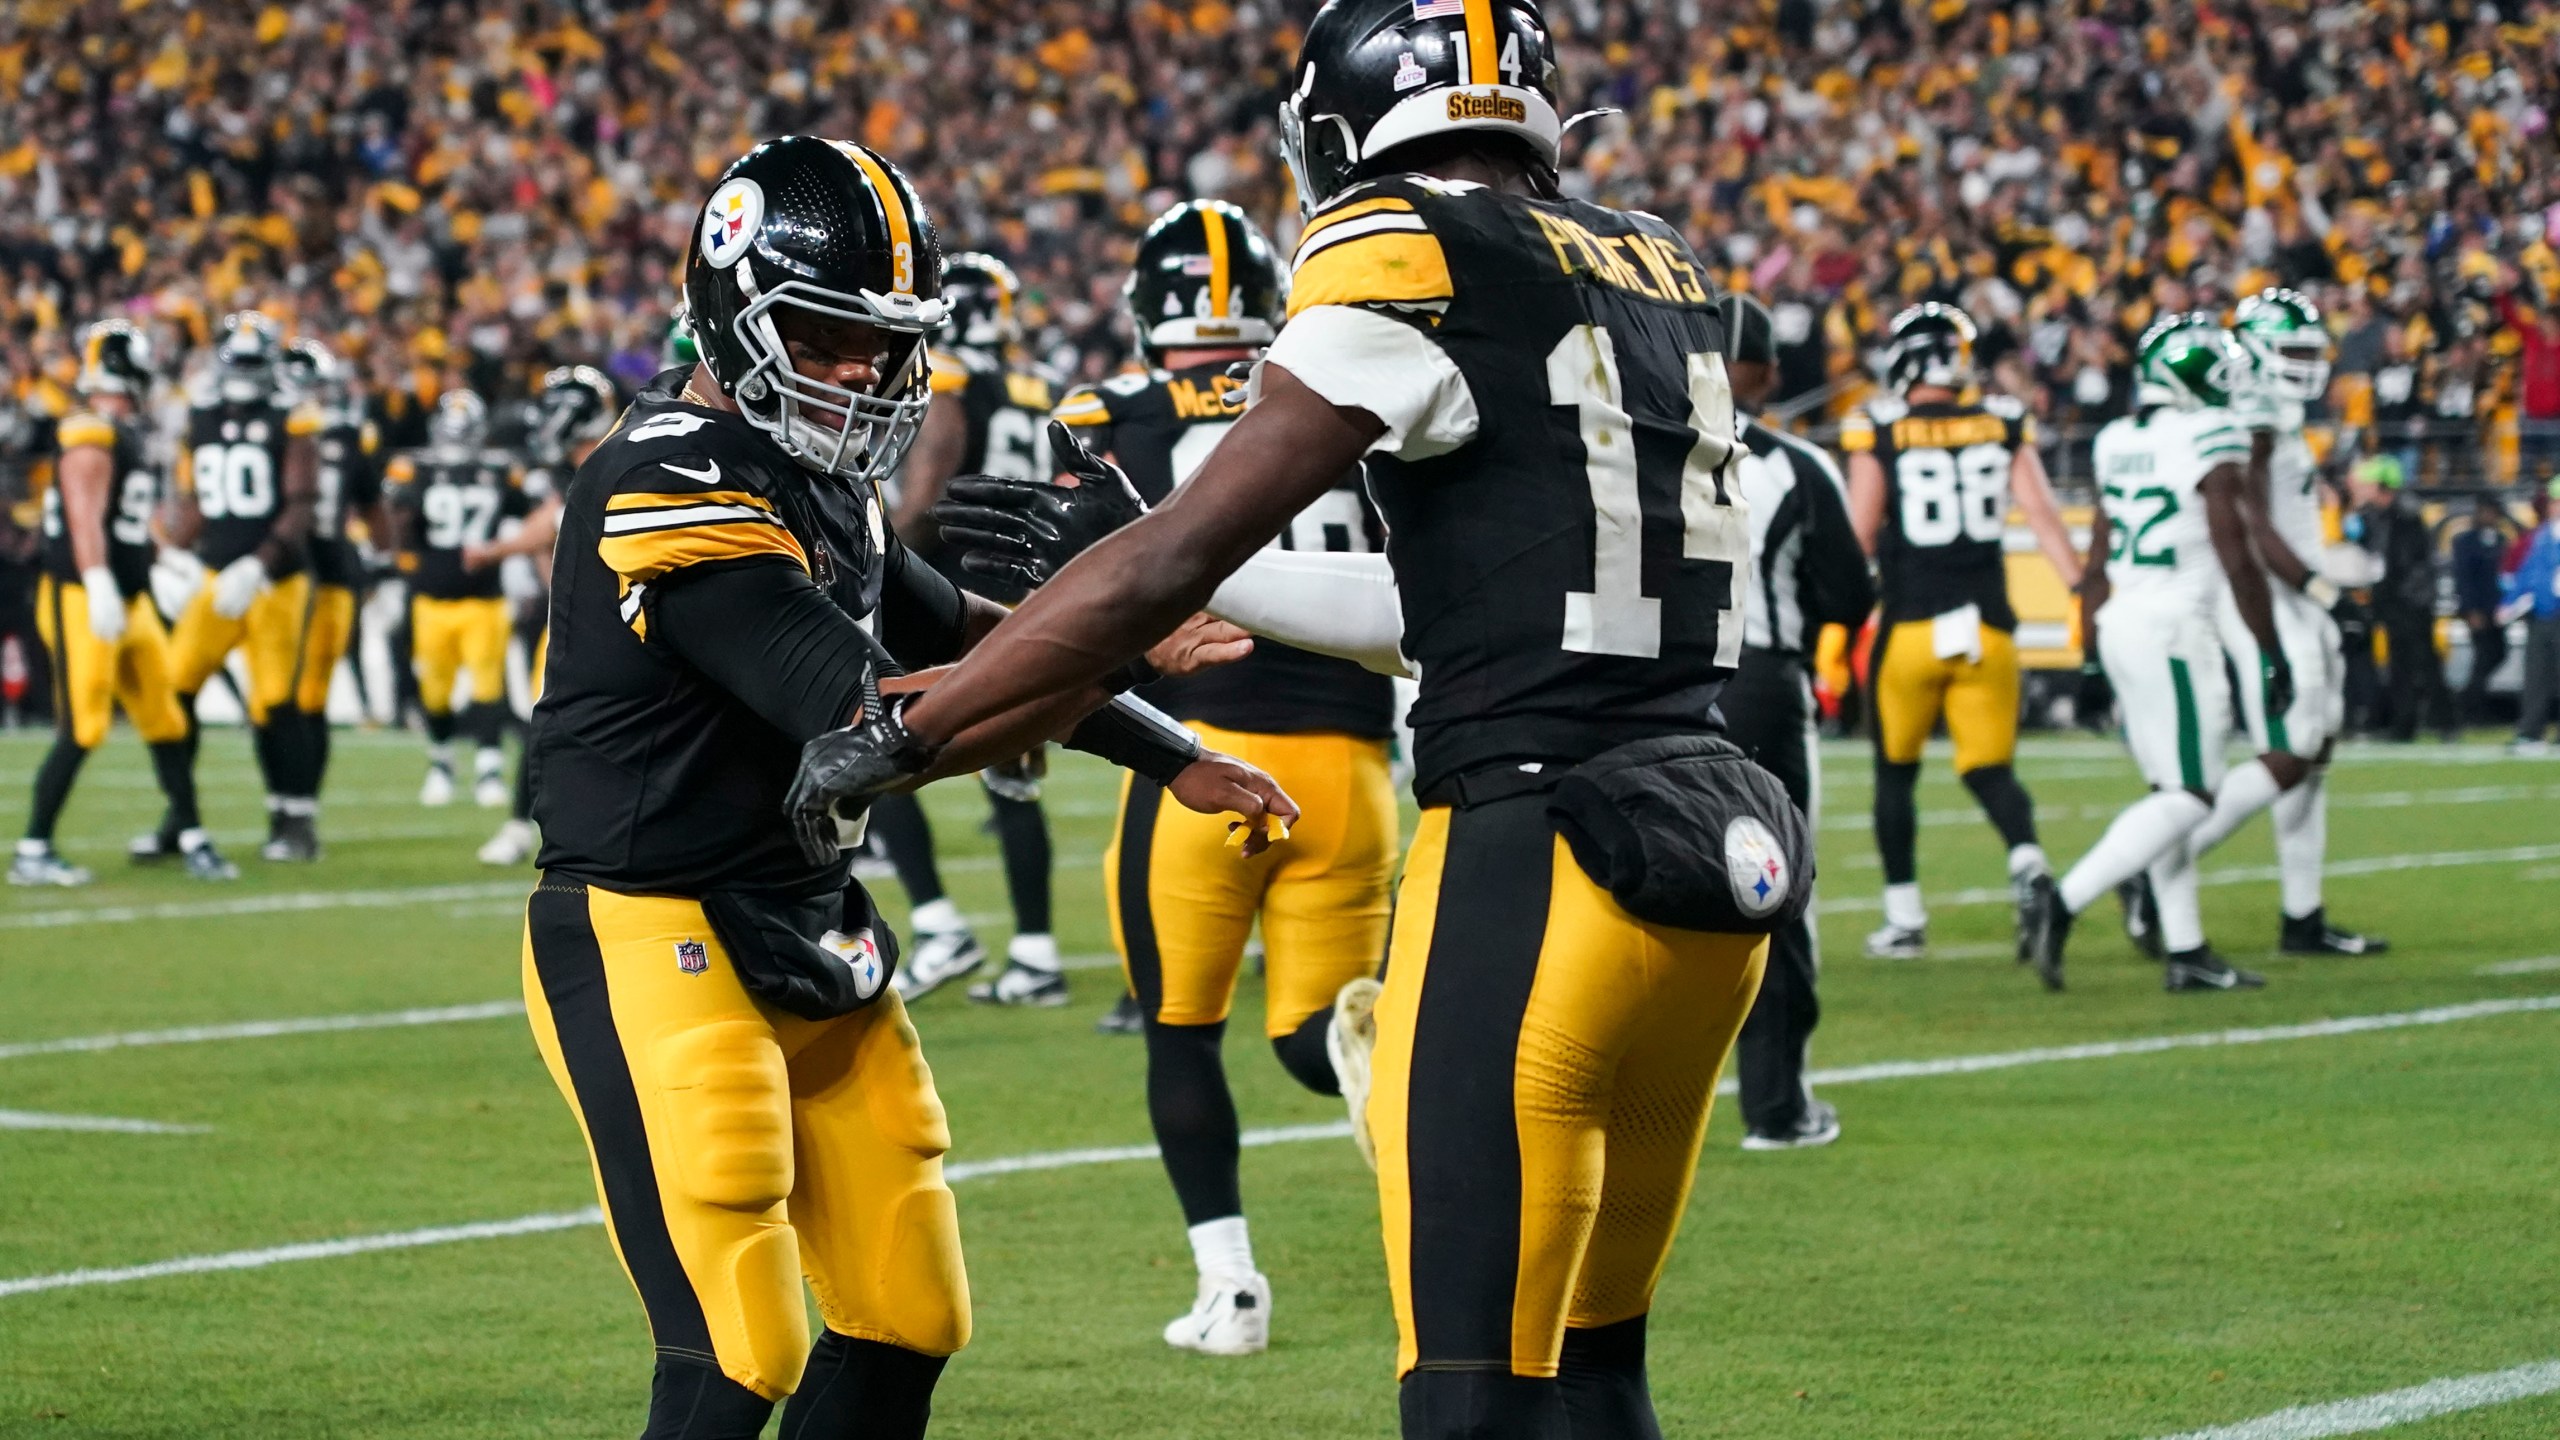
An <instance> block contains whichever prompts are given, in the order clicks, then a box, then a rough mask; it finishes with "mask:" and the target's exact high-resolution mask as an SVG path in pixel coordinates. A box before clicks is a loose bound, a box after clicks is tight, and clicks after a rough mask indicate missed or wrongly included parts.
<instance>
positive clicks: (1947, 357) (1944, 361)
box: [1884, 300, 1979, 395]
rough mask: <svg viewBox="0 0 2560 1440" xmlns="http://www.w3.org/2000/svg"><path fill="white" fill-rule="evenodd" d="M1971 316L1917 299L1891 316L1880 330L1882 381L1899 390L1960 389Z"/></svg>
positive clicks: (1969, 352) (1968, 375) (1968, 356)
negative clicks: (1917, 387)
mask: <svg viewBox="0 0 2560 1440" xmlns="http://www.w3.org/2000/svg"><path fill="white" fill-rule="evenodd" d="M1978 333H1979V332H1978V331H1976V330H1975V328H1974V324H1973V317H1972V316H1970V315H1967V314H1966V313H1964V312H1963V311H1961V310H1959V309H1957V308H1956V307H1954V306H1953V305H1944V304H1940V303H1939V302H1937V301H1935V300H1927V301H1923V302H1921V303H1920V304H1917V305H1914V306H1912V307H1911V308H1910V309H1908V310H1905V311H1903V312H1902V313H1901V314H1899V315H1896V316H1894V317H1893V324H1892V325H1891V326H1890V327H1888V328H1887V330H1886V332H1885V342H1884V381H1885V384H1887V385H1889V386H1891V387H1893V393H1895V394H1897V395H1899V394H1902V393H1904V392H1905V391H1907V390H1909V389H1910V388H1911V387H1912V386H1914V385H1936V386H1939V387H1941V388H1944V389H1948V390H1961V389H1963V388H1964V387H1965V386H1966V385H1968V384H1970V383H1972V380H1973V342H1974V337H1975V336H1976V335H1977V334H1978Z"/></svg>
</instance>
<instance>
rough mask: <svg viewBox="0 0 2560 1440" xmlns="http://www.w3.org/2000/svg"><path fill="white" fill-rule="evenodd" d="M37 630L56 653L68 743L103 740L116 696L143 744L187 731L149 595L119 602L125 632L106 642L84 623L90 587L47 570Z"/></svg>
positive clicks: (39, 593)
mask: <svg viewBox="0 0 2560 1440" xmlns="http://www.w3.org/2000/svg"><path fill="white" fill-rule="evenodd" d="M36 634H37V635H38V636H39V637H41V638H42V639H43V641H44V646H45V649H46V650H48V651H50V652H51V653H52V655H53V682H54V695H55V697H56V698H55V700H54V704H55V705H57V706H58V707H60V709H61V711H62V713H63V714H65V715H67V716H69V717H70V719H71V740H72V743H73V744H76V745H78V746H79V747H80V748H81V749H83V750H95V749H97V748H98V747H99V746H100V745H103V744H105V743H106V739H107V727H108V725H109V724H110V723H111V722H113V720H114V719H115V707H116V706H117V705H119V704H121V705H123V706H124V713H125V714H126V715H127V716H128V717H130V718H131V719H132V721H133V728H134V730H135V731H136V732H137V733H138V734H140V735H141V736H142V741H143V743H144V744H146V745H158V744H162V743H165V742H167V741H170V740H183V739H185V738H186V735H187V717H186V712H184V711H182V710H180V709H179V708H178V694H177V691H176V690H174V689H172V688H171V687H170V684H169V632H168V631H167V630H166V629H164V628H163V627H162V626H161V624H160V612H159V611H158V610H155V609H153V608H152V606H151V597H150V596H148V595H136V596H134V597H133V598H131V599H129V600H127V601H125V602H124V638H123V639H121V640H118V641H116V642H115V643H113V644H109V643H108V642H106V641H104V640H101V639H99V638H98V637H97V635H96V634H95V633H94V632H92V631H91V630H90V629H89V592H88V590H87V588H86V587H84V586H81V585H79V584H76V583H72V582H66V581H60V580H56V579H54V578H53V577H52V576H50V575H47V576H44V577H42V578H41V579H40V580H39V581H38V582H37V585H36Z"/></svg>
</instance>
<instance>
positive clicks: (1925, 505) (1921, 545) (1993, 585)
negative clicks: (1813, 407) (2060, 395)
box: [1840, 395, 2036, 630]
mask: <svg viewBox="0 0 2560 1440" xmlns="http://www.w3.org/2000/svg"><path fill="white" fill-rule="evenodd" d="M2035 438H2036V434H2035V421H2034V420H2032V419H2030V418H2029V417H2028V415H2027V412H2026V408H2025V407H2024V406H2022V405H2020V404H2019V403H2018V402H2017V401H2015V400H2013V399H2010V398H2009V397H2008V396H2006V395H1987V396H1984V397H1983V398H1982V399H1981V400H1980V401H1978V402H1976V403H1973V404H1960V403H1953V402H1948V403H1933V404H1928V405H1911V404H1907V403H1905V402H1904V401H1903V400H1901V399H1900V398H1899V397H1894V396H1879V397H1877V398H1876V399H1874V400H1870V401H1868V402H1867V404H1866V405H1865V406H1864V407H1863V408H1861V409H1858V410H1855V411H1852V412H1851V413H1850V415H1849V418H1848V419H1847V420H1845V421H1842V422H1841V425H1840V448H1841V449H1842V450H1843V451H1845V452H1847V453H1849V454H1852V455H1855V454H1858V453H1860V452H1868V453H1872V454H1873V455H1874V456H1875V457H1876V461H1877V463H1878V464H1880V465H1882V466H1883V467H1884V487H1885V492H1884V529H1883V530H1882V531H1881V532H1880V533H1879V534H1878V536H1877V537H1876V568H1877V569H1878V571H1880V572H1881V579H1882V582H1883V583H1882V585H1881V586H1880V587H1879V588H1880V590H1881V592H1882V595H1881V598H1882V600H1883V604H1884V623H1885V624H1887V625H1891V624H1894V623H1896V622H1898V621H1903V620H1927V619H1930V618H1931V617H1933V616H1938V615H1944V614H1946V613H1947V612H1948V611H1950V610H1961V609H1963V608H1964V607H1965V606H1967V605H1975V606H1979V607H1981V610H1982V623H1983V624H1985V625H1989V626H1991V627H1993V628H1994V629H1999V630H2015V629H2017V628H2018V615H2017V612H2016V611H2014V610H2012V609H2011V608H2009V573H2008V562H2007V561H2006V559H2004V558H2003V557H2004V553H2005V552H2004V547H2003V546H2002V544H2001V540H2002V537H2003V536H2004V535H2006V534H2007V532H2008V528H2009V465H2010V462H2011V461H2013V460H2015V459H2016V458H2017V456H2018V452H2019V451H2020V450H2021V449H2023V448H2025V447H2026V446H2029V445H2033V444H2034V443H2035Z"/></svg>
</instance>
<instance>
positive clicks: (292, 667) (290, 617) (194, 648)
mask: <svg viewBox="0 0 2560 1440" xmlns="http://www.w3.org/2000/svg"><path fill="white" fill-rule="evenodd" d="M310 618H311V577H310V576H309V575H288V576H286V577H285V578H283V579H282V580H278V581H276V582H275V583H274V584H273V585H270V586H268V587H267V589H266V590H265V591H263V592H262V593H260V594H259V596H258V598H257V599H255V600H252V601H250V602H249V608H248V609H247V610H246V611H245V612H243V613H242V614H241V616H240V618H239V619H237V620H225V619H223V618H222V617H221V616H220V615H217V614H215V613H214V611H213V587H212V586H211V585H207V586H205V587H203V588H202V589H200V590H198V591H196V596H195V598H194V599H193V600H190V601H188V602H187V608H186V609H185V610H184V611H182V612H180V614H179V616H178V627H177V630H176V631H175V632H174V633H173V634H171V636H170V637H169V649H170V669H171V671H172V672H173V674H172V683H174V684H175V685H176V686H177V688H178V693H179V694H181V695H193V694H195V693H196V692H197V691H199V690H202V689H203V688H204V686H205V682H206V681H208V680H210V679H212V678H213V674H214V672H215V671H217V670H220V669H221V668H222V662H223V661H224V660H226V659H228V658H230V655H231V652H232V651H233V650H234V649H240V650H245V651H246V652H247V653H248V656H249V694H248V696H247V699H248V702H249V723H250V724H252V725H264V724H265V723H267V712H268V711H270V710H274V709H276V708H278V707H279V706H283V705H288V704H291V703H292V702H293V698H294V691H295V690H296V689H297V688H298V685H299V679H298V673H297V665H298V662H299V661H300V660H301V658H302V635H303V630H304V628H305V627H306V625H307V624H308V622H309V620H310ZM324 698H325V697H324Z"/></svg>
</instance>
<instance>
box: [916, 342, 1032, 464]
mask: <svg viewBox="0 0 2560 1440" xmlns="http://www.w3.org/2000/svg"><path fill="white" fill-rule="evenodd" d="M933 389H934V393H935V394H938V395H939V394H951V393H957V394H958V395H959V396H960V406H961V410H962V412H963V413H964V414H965V415H966V416H967V417H968V427H969V439H968V444H967V447H966V448H965V449H964V450H963V451H962V452H961V456H960V469H959V471H958V472H957V473H959V474H962V475H1001V476H1003V477H1004V478H1006V479H1008V480H1046V479H1048V478H1050V476H1051V475H1052V474H1054V473H1055V471H1054V470H1052V468H1051V467H1050V464H1049V408H1050V406H1052V405H1053V404H1055V403H1056V401H1057V396H1056V394H1055V392H1054V391H1053V390H1052V388H1051V387H1050V384H1049V382H1048V381H1047V380H1045V379H1043V378H1041V377H1040V376H1038V375H1034V374H1032V373H1031V372H1030V371H1028V370H1022V369H1017V368H1013V367H1010V366H1008V365H1006V364H1005V363H1004V361H1003V360H1002V359H1001V358H1000V357H998V356H994V355H990V354H988V353H987V352H985V351H983V350H976V349H958V350H936V351H935V352H933Z"/></svg>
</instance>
